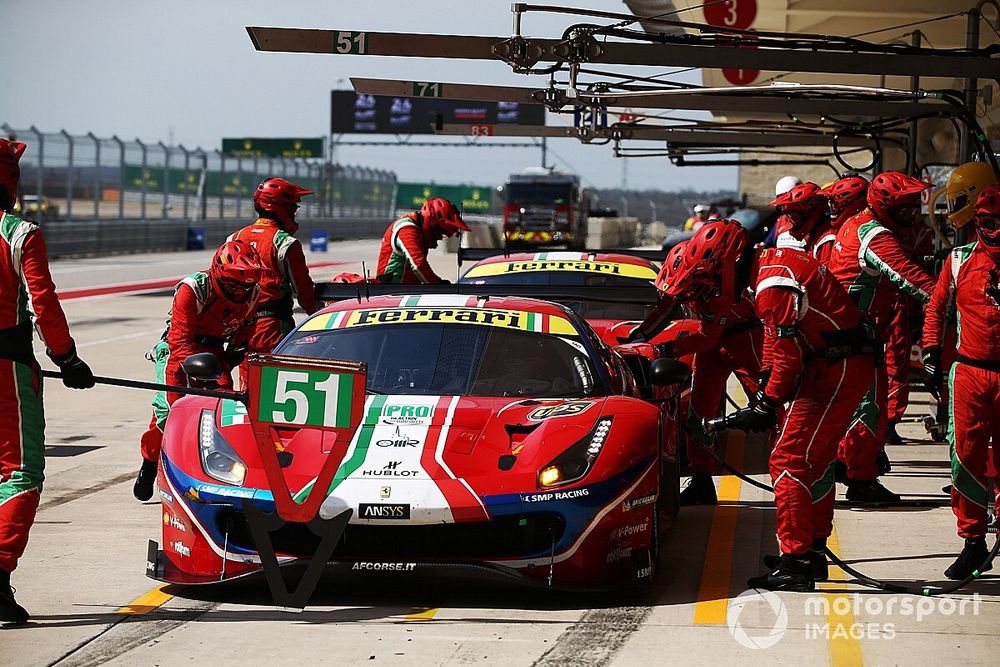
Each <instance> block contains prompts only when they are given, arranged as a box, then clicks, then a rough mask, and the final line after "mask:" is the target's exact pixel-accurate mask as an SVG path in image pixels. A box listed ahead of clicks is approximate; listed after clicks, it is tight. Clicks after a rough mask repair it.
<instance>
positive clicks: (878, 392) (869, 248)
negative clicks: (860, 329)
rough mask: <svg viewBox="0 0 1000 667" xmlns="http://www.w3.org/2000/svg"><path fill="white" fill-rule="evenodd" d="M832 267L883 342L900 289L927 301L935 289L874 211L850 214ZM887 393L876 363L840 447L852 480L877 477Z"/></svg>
mask: <svg viewBox="0 0 1000 667" xmlns="http://www.w3.org/2000/svg"><path fill="white" fill-rule="evenodd" d="M829 270H830V273H831V275H833V277H834V278H836V279H837V281H839V282H840V284H841V285H842V286H843V287H844V289H846V290H847V293H848V294H849V295H850V296H851V298H852V299H853V300H854V303H855V304H857V306H858V309H859V310H860V311H861V313H862V314H863V315H866V316H867V318H868V319H869V321H870V322H871V323H873V324H874V326H875V331H876V333H877V334H878V336H879V338H880V339H881V340H882V341H885V340H886V339H887V338H888V337H889V329H890V323H891V320H892V316H893V305H894V304H895V303H896V299H897V296H898V292H900V291H901V292H903V293H904V294H906V295H908V296H911V297H913V298H914V299H916V300H918V301H919V302H920V303H921V304H923V303H927V300H928V299H929V298H930V293H931V290H932V289H933V287H934V278H933V277H931V276H930V275H928V274H927V272H926V271H924V270H923V269H922V268H920V266H919V265H918V264H917V263H916V262H914V261H912V260H911V259H910V258H909V257H908V256H907V254H906V252H905V251H904V250H903V248H902V247H901V246H900V243H899V240H898V239H897V237H896V235H895V234H894V233H893V232H892V231H891V230H890V229H889V228H888V227H886V226H885V225H883V224H882V223H881V222H879V221H878V219H877V218H876V217H875V214H874V213H872V211H871V210H870V209H865V210H863V211H862V212H861V213H858V214H857V215H855V216H854V217H852V218H850V219H849V220H848V221H847V222H846V223H844V226H843V227H841V228H840V230H839V231H838V232H837V240H836V241H835V243H834V249H833V254H832V257H831V259H830V264H829ZM888 393H889V390H888V376H887V373H886V368H885V365H884V364H878V367H877V368H876V373H875V382H874V383H873V384H872V386H871V388H870V390H869V392H868V393H867V394H866V395H865V396H864V399H863V400H862V401H861V404H860V405H859V406H858V411H857V414H855V418H854V420H853V422H852V424H851V428H850V430H849V431H848V432H847V434H846V435H845V436H844V439H843V441H842V442H841V446H840V453H839V455H838V458H840V459H841V460H842V461H844V463H845V464H847V475H848V476H849V477H850V478H851V479H856V480H872V479H875V478H876V477H878V464H877V463H876V457H877V455H878V452H879V450H880V449H881V448H882V447H883V446H884V445H885V434H886V430H887V428H888V422H889V420H888V411H887V402H888Z"/></svg>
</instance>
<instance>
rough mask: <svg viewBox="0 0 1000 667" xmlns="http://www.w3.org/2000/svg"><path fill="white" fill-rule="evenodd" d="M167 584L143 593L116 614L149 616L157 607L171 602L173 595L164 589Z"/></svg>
mask: <svg viewBox="0 0 1000 667" xmlns="http://www.w3.org/2000/svg"><path fill="white" fill-rule="evenodd" d="M164 586H166V584H160V585H159V586H156V587H154V588H153V589H151V590H149V591H147V592H145V593H143V594H142V595H140V596H139V597H137V598H136V599H134V600H132V601H131V602H129V603H128V604H127V605H125V606H124V607H122V608H121V609H119V610H118V611H116V612H115V613H116V614H130V615H133V616H142V615H143V614H148V613H149V612H151V611H153V610H154V609H156V608H157V607H160V606H162V605H164V604H166V603H167V602H168V601H170V599H171V598H173V597H174V596H173V595H170V594H169V593H164V592H163V587H164Z"/></svg>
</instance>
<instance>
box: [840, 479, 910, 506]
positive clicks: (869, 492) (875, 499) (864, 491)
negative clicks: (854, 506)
mask: <svg viewBox="0 0 1000 667" xmlns="http://www.w3.org/2000/svg"><path fill="white" fill-rule="evenodd" d="M847 500H848V501H849V502H852V503H861V504H867V505H895V504H898V503H899V501H900V497H899V494H897V493H893V492H892V491H890V490H889V489H887V488H885V487H884V486H882V483H881V482H879V481H878V480H877V479H870V480H868V479H865V480H862V479H852V480H850V481H848V482H847Z"/></svg>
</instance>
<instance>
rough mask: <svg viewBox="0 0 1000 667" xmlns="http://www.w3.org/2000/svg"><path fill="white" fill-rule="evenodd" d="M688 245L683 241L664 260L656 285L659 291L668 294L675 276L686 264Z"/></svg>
mask: <svg viewBox="0 0 1000 667" xmlns="http://www.w3.org/2000/svg"><path fill="white" fill-rule="evenodd" d="M699 229H700V227H699ZM687 244H688V241H686V240H685V241H681V242H680V243H678V244H677V245H675V246H674V247H673V248H671V249H670V252H668V253H667V256H666V258H665V259H664V260H663V266H661V267H660V272H659V273H658V274H656V283H655V285H656V289H658V290H659V291H661V292H663V293H666V292H667V291H668V290H669V289H670V286H671V284H673V282H674V278H675V276H677V273H678V271H680V268H681V265H682V264H683V263H684V250H685V249H686V248H687Z"/></svg>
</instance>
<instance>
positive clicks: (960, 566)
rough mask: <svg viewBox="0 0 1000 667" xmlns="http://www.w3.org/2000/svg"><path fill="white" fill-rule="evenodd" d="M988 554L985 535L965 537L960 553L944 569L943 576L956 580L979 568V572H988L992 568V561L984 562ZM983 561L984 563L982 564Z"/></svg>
mask: <svg viewBox="0 0 1000 667" xmlns="http://www.w3.org/2000/svg"><path fill="white" fill-rule="evenodd" d="M989 555H990V552H989V549H987V548H986V538H985V537H977V538H975V539H967V540H965V547H963V548H962V553H960V554H959V555H958V558H956V559H955V562H954V563H952V564H951V565H950V566H949V567H948V569H947V570H945V571H944V576H946V577H948V578H949V579H954V580H955V581H958V580H961V579H965V578H966V577H968V576H969V575H971V574H972V573H973V572H975V571H976V570H979V571H980V572H988V571H989V570H992V569H993V563H986V557H987V556H989ZM983 563H986V564H985V565H984V564H983Z"/></svg>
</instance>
